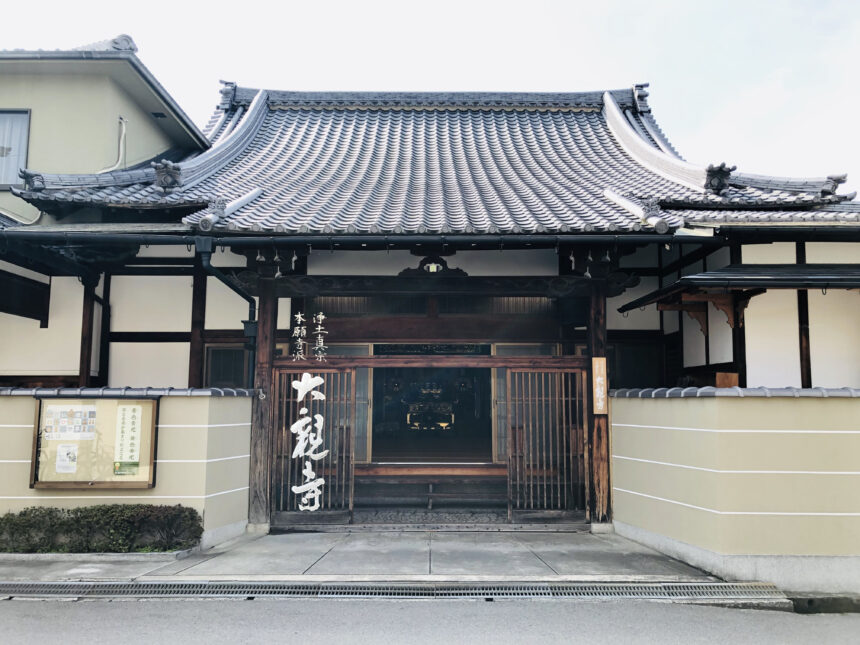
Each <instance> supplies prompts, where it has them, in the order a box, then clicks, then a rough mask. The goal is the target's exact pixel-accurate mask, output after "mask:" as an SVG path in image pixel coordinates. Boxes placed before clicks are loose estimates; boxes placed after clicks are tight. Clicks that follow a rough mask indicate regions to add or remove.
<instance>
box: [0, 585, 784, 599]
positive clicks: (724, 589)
mask: <svg viewBox="0 0 860 645" xmlns="http://www.w3.org/2000/svg"><path fill="white" fill-rule="evenodd" d="M0 596H5V597H10V596H11V597H15V596H20V597H75V598H115V597H134V598H177V597H198V598H213V597H218V598H240V597H241V598H253V597H258V596H260V597H266V596H269V597H280V598H379V599H397V598H400V599H420V598H436V599H439V598H463V599H468V598H500V599H502V598H556V599H562V598H564V599H573V600H594V599H617V598H621V599H631V600H633V599H635V600H674V601H687V602H703V601H719V602H733V601H739V602H741V601H743V602H747V601H768V600H785V595H784V594H783V593H782V592H781V591H779V589H777V588H776V587H774V586H773V585H771V584H766V583H757V582H749V583H744V582H701V583H695V582H641V583H615V582H594V583H536V584H497V585H493V584H490V585H487V584H450V583H447V584H446V583H424V584H408V583H404V584H367V583H365V584H352V583H307V584H305V583H279V582H0Z"/></svg>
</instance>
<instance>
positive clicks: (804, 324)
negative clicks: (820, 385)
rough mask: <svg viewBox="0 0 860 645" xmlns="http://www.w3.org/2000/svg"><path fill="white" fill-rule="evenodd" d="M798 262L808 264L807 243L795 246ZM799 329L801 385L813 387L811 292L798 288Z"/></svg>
mask: <svg viewBox="0 0 860 645" xmlns="http://www.w3.org/2000/svg"><path fill="white" fill-rule="evenodd" d="M795 254H796V258H797V263H798V264H806V244H805V243H804V242H798V243H797V245H796V247H795ZM797 331H798V339H799V349H800V387H806V388H809V387H812V353H811V351H810V347H809V292H808V291H807V290H806V289H798V290H797Z"/></svg>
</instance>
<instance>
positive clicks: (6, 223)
mask: <svg viewBox="0 0 860 645" xmlns="http://www.w3.org/2000/svg"><path fill="white" fill-rule="evenodd" d="M14 226H21V222H19V221H18V220H15V219H12V218H11V217H8V216H6V215H4V214H3V213H0V230H2V229H4V228H12V227H14Z"/></svg>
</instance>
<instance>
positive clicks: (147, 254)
mask: <svg viewBox="0 0 860 645" xmlns="http://www.w3.org/2000/svg"><path fill="white" fill-rule="evenodd" d="M137 257H139V258H191V257H194V249H193V248H192V249H191V250H190V251H189V250H188V248H187V247H185V246H183V245H182V244H163V245H161V246H142V247H140V251H138V252H137Z"/></svg>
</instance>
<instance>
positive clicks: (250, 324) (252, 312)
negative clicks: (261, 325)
mask: <svg viewBox="0 0 860 645" xmlns="http://www.w3.org/2000/svg"><path fill="white" fill-rule="evenodd" d="M194 246H195V250H196V251H197V255H198V256H199V257H200V266H202V267H203V270H204V271H205V272H206V273H207V274H209V275H211V276H212V277H213V278H216V279H217V280H218V281H219V282H221V283H223V284H224V285H226V286H227V288H228V289H230V291H232V292H233V293H235V294H236V295H238V296H240V297H241V298H242V299H244V300H246V301H247V302H248V320H243V321H242V323H243V324H244V327H245V336H246V337H247V338H248V345H249V348H250V351H249V352H248V384H247V385H248V388H249V389H250V388H253V387H254V363H255V359H256V355H257V301H256V300H255V299H254V296H252V295H251V294H250V293H248V292H247V291H246V290H245V289H243V288H242V287H240V286H238V285H236V284H235V283H234V282H233V281H232V280H230V278H228V277H227V276H226V275H225V274H224V272H223V271H221V270H220V269H219V268H218V267H214V266H212V248H213V245H212V238H211V237H203V236H197V237H195V238H194Z"/></svg>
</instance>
